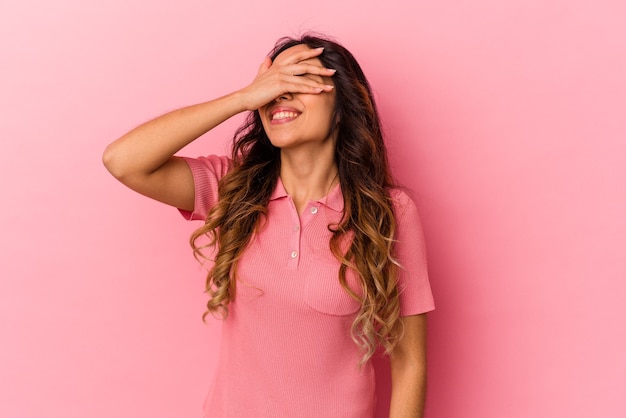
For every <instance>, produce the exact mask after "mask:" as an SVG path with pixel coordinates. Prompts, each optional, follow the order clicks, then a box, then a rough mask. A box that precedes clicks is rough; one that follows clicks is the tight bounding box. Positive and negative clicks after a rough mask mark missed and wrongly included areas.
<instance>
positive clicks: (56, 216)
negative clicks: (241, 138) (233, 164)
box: [0, 0, 626, 418]
mask: <svg viewBox="0 0 626 418" xmlns="http://www.w3.org/2000/svg"><path fill="white" fill-rule="evenodd" d="M228 3H231V4H230V5H229V4H228ZM625 21H626V7H625V6H624V2H623V1H618V0H614V1H609V0H606V1H602V0H599V1H598V0H596V1H591V0H588V1H580V0H578V1H577V0H567V1H565V0H560V1H559V0H554V1H548V2H546V1H543V0H542V1H539V0H509V1H496V0H483V1H473V2H470V1H461V0H443V1H438V2H433V1H422V0H414V1H408V0H407V1H401V2H398V1H377V2H364V1H363V0H348V1H337V0H321V1H317V2H314V3H311V2H308V3H298V2H296V3H294V2H284V1H276V0H269V1H255V2H241V1H234V2H225V1H221V2H215V1H200V0H181V1H176V2H172V1H162V0H150V1H147V0H134V1H128V0H111V1H107V2H85V1H84V0H57V1H52V2H51V1H41V0H40V1H32V0H20V1H19V2H18V1H17V0H3V1H2V3H0V149H1V151H2V163H1V164H0V186H1V190H2V217H1V218H0V231H1V232H2V241H1V242H2V244H1V245H2V247H1V251H0V261H1V263H0V277H1V289H0V318H1V319H0V337H1V338H2V341H1V344H0V416H1V417H3V418H4V417H7V418H22V417H24V418H31V417H32V418H35V417H37V418H39V417H51V418H73V417H76V418H79V417H80V418H84V417H94V418H104V417H152V418H177V417H199V416H200V415H201V412H200V405H201V403H202V400H203V397H204V394H205V392H206V390H207V388H208V382H209V379H210V376H211V371H212V370H213V367H214V364H215V352H216V347H217V343H218V337H217V335H218V324H215V323H212V324H210V325H209V326H205V325H203V324H202V322H201V320H200V315H201V314H202V311H203V304H204V295H203V294H202V286H203V280H204V277H203V273H202V271H201V270H200V268H199V267H198V265H197V264H196V262H195V261H194V259H193V257H192V255H191V252H190V249H189V247H188V245H187V239H188V236H189V234H190V233H191V231H192V230H193V229H194V228H195V227H196V226H197V224H192V223H185V222H184V221H183V220H182V219H181V218H180V217H179V216H178V215H177V214H176V212H175V211H174V210H173V209H171V208H167V207H165V206H163V205H160V204H158V203H154V202H151V201H149V200H147V199H144V198H142V197H140V196H138V195H135V194H133V193H132V192H131V191H129V190H126V189H124V188H123V187H122V186H121V185H119V184H118V183H117V182H116V181H115V180H114V179H113V178H112V177H110V176H109V175H108V174H107V173H106V171H105V169H104V168H103V166H102V165H101V162H100V158H101V153H102V151H103V149H104V147H105V146H106V144H107V143H109V142H110V141H112V140H113V139H115V138H117V137H118V136H120V135H121V134H122V133H124V132H125V131H127V130H129V129H130V128H132V127H133V126H135V125H136V124H138V123H140V122H142V121H145V120H147V119H149V118H152V117H154V116H157V115H158V114H161V113H163V112H165V111H168V110H171V109H174V108H176V107H179V106H183V105H186V104H192V103H195V102H198V101H201V100H204V99H209V98H213V97H216V96H218V95H221V94H224V93H227V92H229V91H231V90H234V89H236V88H238V87H241V86H243V85H244V84H245V83H247V82H248V81H249V80H251V79H252V78H253V76H254V75H255V72H256V69H257V67H258V65H259V63H260V62H261V61H262V59H263V57H264V55H265V53H266V52H267V51H268V50H269V49H270V47H271V45H273V43H274V41H275V39H276V38H278V37H280V36H282V35H285V34H295V33H298V32H300V31H301V30H304V29H314V30H318V31H322V32H328V33H330V34H332V35H334V36H335V37H336V38H337V39H338V40H340V41H341V42H343V43H344V44H345V45H346V46H348V48H349V49H351V50H352V51H353V53H354V54H355V55H356V57H357V58H358V59H359V61H360V62H361V64H362V66H363V67H364V69H365V72H366V73H367V74H368V76H369V78H370V81H371V82H372V84H373V86H374V88H375V91H376V95H377V97H378V100H379V105H380V110H381V113H382V117H383V119H384V123H385V128H386V131H387V134H388V137H389V148H390V150H391V153H392V157H393V162H394V169H395V172H396V174H397V177H398V178H399V180H400V181H401V182H402V183H404V184H405V185H406V186H408V187H410V188H411V189H413V190H415V191H416V196H417V201H418V206H419V207H420V209H421V212H422V216H423V221H424V227H425V231H426V238H427V241H428V246H429V260H430V270H431V274H432V285H433V289H434V291H435V295H436V300H437V304H438V309H437V311H435V312H434V313H433V314H432V315H431V317H430V329H429V349H430V351H429V355H430V357H429V366H430V376H429V378H430V380H429V394H428V411H427V416H428V417H431V418H456V417H463V418H474V417H475V418H502V417H507V418H517V417H533V418H535V417H550V418H553V417H623V416H626V403H625V402H624V400H623V393H624V387H626V354H625V353H626V349H625V347H624V346H625V343H626V325H624V321H623V320H624V316H625V313H626V310H625V308H624V305H625V301H626V280H625V279H626V216H625V214H626V193H625V190H626V187H625V182H626V29H625V28H626V26H625V25H624V22H625ZM236 125H237V121H231V122H229V123H227V124H225V125H224V126H223V127H220V128H218V129H216V131H215V132H214V133H213V134H212V135H210V136H209V137H208V138H205V139H202V140H201V141H199V142H197V143H195V144H193V145H192V146H190V147H189V149H187V150H185V154H187V155H199V154H208V153H212V152H223V151H224V150H225V149H226V146H227V143H228V139H229V137H230V133H231V132H232V131H233V129H234V127H235V126H236Z"/></svg>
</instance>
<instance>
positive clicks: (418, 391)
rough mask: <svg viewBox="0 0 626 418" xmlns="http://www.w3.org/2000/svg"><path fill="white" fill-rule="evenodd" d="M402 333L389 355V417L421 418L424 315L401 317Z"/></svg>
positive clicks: (424, 352) (424, 333) (424, 383)
mask: <svg viewBox="0 0 626 418" xmlns="http://www.w3.org/2000/svg"><path fill="white" fill-rule="evenodd" d="M402 322H403V326H404V333H403V335H402V337H401V338H400V340H399V341H398V345H397V346H396V347H395V349H394V351H393V354H392V356H391V405H390V410H389V418H422V417H423V416H424V403H425V400H426V315H425V314H421V315H413V316H405V317H403V318H402Z"/></svg>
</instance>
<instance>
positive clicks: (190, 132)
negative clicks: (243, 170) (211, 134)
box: [103, 92, 246, 178]
mask: <svg viewBox="0 0 626 418" xmlns="http://www.w3.org/2000/svg"><path fill="white" fill-rule="evenodd" d="M244 110H246V107H245V105H244V101H243V99H242V96H241V94H240V93H238V92H236V93H232V94H229V95H227V96H224V97H221V98H219V99H215V100H212V101H209V102H205V103H200V104H197V105H193V106H189V107H185V108H182V109H178V110H175V111H173V112H170V113H167V114H165V115H163V116H160V117H158V118H156V119H153V120H151V121H149V122H146V123H144V124H143V125H140V126H138V127H137V128H135V129H133V130H132V131H130V132H128V133H127V134H125V135H124V136H122V137H121V138H119V139H118V140H116V141H114V142H113V143H111V144H110V145H109V146H108V147H107V148H106V150H105V152H104V155H103V161H104V164H105V166H106V167H107V169H108V170H109V171H110V172H111V173H112V174H113V175H114V176H115V177H117V178H122V177H125V176H133V175H149V174H150V173H152V172H154V171H155V170H157V169H158V168H159V167H161V166H162V165H163V164H165V163H166V162H167V161H168V160H169V159H170V158H171V157H172V156H173V155H174V154H175V153H176V152H177V151H179V150H180V149H181V148H183V147H184V146H186V145H187V144H189V143H191V142H192V141H194V140H195V139H197V138H198V137H200V136H201V135H203V134H205V133H206V132H208V131H210V130H211V129H213V128H214V127H216V126H217V125H219V124H220V123H222V122H224V121H225V120H227V119H229V118H230V117H232V116H234V115H236V114H238V113H240V112H243V111H244Z"/></svg>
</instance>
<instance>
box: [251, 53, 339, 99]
mask: <svg viewBox="0 0 626 418" xmlns="http://www.w3.org/2000/svg"><path fill="white" fill-rule="evenodd" d="M323 50H324V49H323V48H316V49H306V50H299V51H295V52H284V53H281V54H280V55H279V56H278V57H277V58H276V59H275V60H274V62H273V63H272V61H271V60H270V58H269V57H267V58H265V60H264V61H263V63H262V64H261V67H260V68H259V72H258V74H257V76H256V78H255V79H254V81H253V82H252V83H251V84H250V85H249V86H247V87H245V88H243V89H241V90H240V93H241V94H242V95H243V101H244V104H245V107H246V109H247V110H256V109H258V108H260V107H261V106H264V105H266V104H268V103H269V102H271V101H272V100H274V99H275V98H277V97H279V96H280V95H281V94H285V93H305V94H319V93H321V92H323V91H330V90H332V89H333V86H332V85H329V84H324V83H321V82H319V81H316V80H313V79H311V78H309V77H300V76H302V75H306V74H314V75H318V76H321V77H330V76H332V75H333V74H335V70H333V69H329V68H324V67H323V66H322V65H321V64H320V63H319V60H318V59H316V57H317V56H319V55H320V54H321V53H322V52H323Z"/></svg>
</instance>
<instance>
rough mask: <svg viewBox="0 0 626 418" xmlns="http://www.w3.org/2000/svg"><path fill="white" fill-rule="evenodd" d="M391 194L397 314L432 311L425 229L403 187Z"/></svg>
mask: <svg viewBox="0 0 626 418" xmlns="http://www.w3.org/2000/svg"><path fill="white" fill-rule="evenodd" d="M391 196H392V198H393V200H394V203H395V213H396V224H397V226H396V247H395V254H396V258H397V260H398V262H399V264H400V268H399V269H398V288H399V291H400V315H401V316H409V315H417V314H421V313H425V312H428V311H432V310H433V309H435V303H434V300H433V294H432V291H431V288H430V281H429V278H428V266H427V261H426V245H425V243H424V232H423V230H422V224H421V222H420V218H419V215H418V213H417V208H416V206H415V203H414V202H413V200H411V198H410V197H409V196H408V195H407V194H406V193H405V192H403V191H400V190H394V191H392V192H391Z"/></svg>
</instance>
